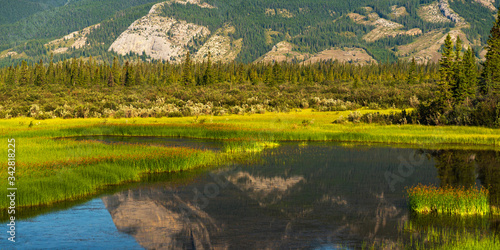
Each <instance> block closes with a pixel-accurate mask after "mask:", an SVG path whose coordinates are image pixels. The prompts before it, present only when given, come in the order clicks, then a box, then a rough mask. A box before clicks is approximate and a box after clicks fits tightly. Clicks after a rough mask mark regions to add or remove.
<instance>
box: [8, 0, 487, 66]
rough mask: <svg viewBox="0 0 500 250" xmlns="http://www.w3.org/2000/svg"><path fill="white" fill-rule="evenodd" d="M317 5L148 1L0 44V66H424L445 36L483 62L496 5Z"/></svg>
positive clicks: (474, 0)
mask: <svg viewBox="0 0 500 250" xmlns="http://www.w3.org/2000/svg"><path fill="white" fill-rule="evenodd" d="M81 1H85V0H81ZM108 1H110V2H112V1H114V0H108ZM103 2H106V1H103ZM143 2H145V3H146V2H151V1H150V0H143ZM320 2H321V3H319V2H313V1H298V0H292V1H282V0H276V1H271V0H255V1H248V2H246V3H234V2H231V1H228V0H168V1H164V2H158V3H155V4H149V3H146V4H143V5H138V6H137V7H133V8H129V9H125V10H123V11H121V12H118V13H117V14H116V15H114V16H113V17H111V18H108V19H105V20H104V21H102V22H98V23H93V24H92V23H91V25H90V26H88V25H87V26H86V27H82V28H81V29H80V30H76V31H75V30H73V31H71V32H68V33H67V35H64V36H60V37H53V39H50V40H47V39H45V40H37V39H35V40H27V41H26V42H24V43H23V42H21V44H20V45H18V44H17V43H14V44H13V46H12V44H2V43H1V42H0V65H1V64H7V65H8V63H10V64H11V63H16V62H19V61H20V60H26V59H28V60H39V59H44V60H46V59H47V58H48V57H49V55H50V54H53V55H54V57H55V59H56V60H58V59H63V58H68V57H80V56H85V57H86V56H89V55H92V56H94V57H95V58H97V59H98V60H104V61H106V60H108V61H109V60H111V59H112V58H113V57H119V59H120V60H130V59H132V58H137V57H140V58H142V59H144V60H164V61H170V62H173V63H180V62H182V60H183V58H184V57H185V55H186V53H187V52H188V51H190V52H191V54H192V55H193V59H194V60H195V61H203V60H205V59H206V58H207V55H208V54H209V52H210V54H211V56H212V60H213V61H220V62H231V61H241V62H274V61H289V62H292V61H294V62H317V61H320V60H338V61H340V62H350V63H359V64H365V63H372V62H377V61H378V62H380V61H386V60H396V59H398V58H402V59H411V58H413V57H414V58H415V59H416V60H417V61H418V62H421V63H424V62H429V61H432V62H437V60H438V59H439V58H440V52H439V51H440V48H441V46H442V44H443V41H444V37H445V36H446V35H447V33H450V34H451V35H452V36H454V37H457V36H460V38H461V39H462V40H463V41H465V42H464V46H471V47H473V48H474V49H475V51H476V56H477V57H478V58H481V54H484V52H483V47H484V45H485V41H486V39H487V34H486V31H487V30H488V27H489V26H491V21H492V20H494V15H495V11H496V7H495V6H496V5H497V3H496V1H494V0H471V1H462V2H460V1H449V0H437V1H432V0H425V1H416V0H411V1H399V0H397V1H392V2H391V4H390V5H389V4H388V2H386V1H380V2H377V3H374V2H372V1H368V0H360V1H356V3H353V4H352V5H349V6H346V5H345V3H344V2H342V1H325V2H324V3H323V1H320ZM394 3H396V4H394ZM72 4H73V3H68V6H69V7H68V6H66V5H65V6H63V7H64V8H70V7H71V6H72ZM75 4H76V3H75ZM96 4H97V3H96ZM54 8H55V9H57V8H62V7H57V6H56V7H54ZM471 12H482V13H477V16H476V15H472V14H474V13H472V14H471ZM43 13H45V12H43V11H42V12H39V13H37V15H42V14H43ZM27 18H31V16H30V17H27ZM9 25H10V24H9ZM1 28H2V25H0V35H1V33H2V31H1V30H2V29H1Z"/></svg>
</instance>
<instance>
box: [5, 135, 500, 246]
mask: <svg viewBox="0 0 500 250" xmlns="http://www.w3.org/2000/svg"><path fill="white" fill-rule="evenodd" d="M210 147H211V146H210ZM259 158H260V160H258V161H256V162H252V163H248V164H235V165H230V166H225V167H221V168H217V169H212V170H207V171H197V172H184V173H180V174H163V175H157V176H151V177H150V179H149V181H145V182H143V183H140V184H138V185H134V186H131V187H127V188H124V189H122V190H119V191H117V192H115V193H113V194H110V195H104V196H102V197H99V198H96V199H94V200H91V201H88V202H87V203H84V204H79V205H76V206H73V207H71V208H68V209H65V210H59V211H55V212H53V213H48V214H44V215H40V216H35V217H32V218H31V219H27V220H24V221H19V222H18V232H19V235H18V242H17V243H15V244H10V243H9V244H8V243H6V241H2V243H1V245H0V247H2V248H12V247H17V248H52V247H61V248H72V249H75V248H81V249H86V248H103V249H124V248H131V249H134V248H147V249H212V248H214V249H219V248H220V249H296V248H299V249H337V248H340V247H346V248H352V249H357V248H360V247H361V246H362V245H363V244H366V243H367V242H368V243H370V244H371V243H374V242H376V243H383V244H384V245H386V246H391V245H395V244H396V243H397V242H398V241H400V238H401V237H403V236H402V234H401V230H400V229H401V228H402V226H403V225H404V224H405V223H408V222H409V221H412V222H413V223H414V224H415V225H417V226H418V225H420V226H422V227H425V226H427V225H428V224H429V223H434V226H436V225H437V226H439V225H440V224H443V225H449V224H450V221H451V223H456V224H457V227H470V228H474V227H477V226H478V225H479V226H481V225H483V226H484V225H485V224H487V223H489V222H488V220H487V219H482V218H469V219H467V220H466V221H462V222H461V221H460V220H458V219H457V218H448V219H446V218H432V217H425V216H420V217H418V216H415V215H411V214H410V213H409V211H408V208H407V203H406V198H405V190H404V188H405V187H407V186H413V185H416V184H418V183H422V184H434V185H453V186H459V185H464V186H470V185H487V186H490V187H492V188H491V189H490V190H491V191H492V194H491V195H492V197H491V200H492V202H498V200H499V199H498V197H499V194H498V192H497V191H496V190H499V189H498V187H499V182H500V178H499V176H500V169H499V166H500V164H499V161H498V159H500V158H499V157H498V153H497V152H493V151H451V150H449V151H447V150H441V151H435V150H433V151H426V150H416V149H396V148H390V147H365V146H352V145H350V146H342V145H339V144H334V143H309V144H307V145H299V144H298V143H284V144H283V145H282V146H280V147H279V148H276V149H271V150H267V151H265V152H264V153H263V154H262V156H261V157H259Z"/></svg>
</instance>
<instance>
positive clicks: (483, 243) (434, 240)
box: [394, 221, 500, 250]
mask: <svg viewBox="0 0 500 250" xmlns="http://www.w3.org/2000/svg"><path fill="white" fill-rule="evenodd" d="M401 232H402V234H401V235H400V238H399V240H398V244H397V246H398V247H394V249H435V250H444V249H481V250H482V249H500V237H499V235H498V233H495V232H493V231H490V230H488V229H487V228H469V229H465V228H463V227H454V226H451V227H435V226H433V225H432V224H427V225H425V226H420V227H419V226H413V223H412V221H406V222H404V225H403V228H402V231H401Z"/></svg>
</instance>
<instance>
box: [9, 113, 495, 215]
mask: <svg viewBox="0 0 500 250" xmlns="http://www.w3.org/2000/svg"><path fill="white" fill-rule="evenodd" d="M396 111H397V110H383V111H373V110H360V111H359V112H361V113H367V112H381V113H390V112H396ZM349 113H350V111H345V112H314V111H312V110H299V111H298V112H296V111H293V112H290V113H266V114H252V115H228V116H200V117H197V118H194V117H183V118H133V119H127V118H123V119H104V118H103V119H98V118H91V119H67V120H65V119H49V120H34V119H31V118H15V119H8V120H0V139H1V140H0V141H4V146H3V147H0V155H4V156H5V159H7V138H14V139H15V140H16V163H17V168H16V178H17V185H18V187H19V197H18V198H19V200H18V205H22V206H31V205H38V204H48V203H52V202H56V201H61V200H67V199H78V198H79V197H81V196H83V195H87V194H93V193H96V192H97V191H98V190H99V189H100V188H102V187H104V186H105V185H111V184H119V183H123V182H126V181H134V180H138V179H139V177H140V175H141V174H143V173H147V172H163V171H179V170H182V169H190V168H194V167H199V166H205V165H213V164H218V163H220V162H223V161H227V160H230V159H232V158H234V157H237V155H238V154H241V153H244V152H252V151H259V150H262V149H264V148H266V147H274V146H276V144H274V143H276V142H277V141H280V140H302V141H309V140H315V141H325V140H329V141H344V142H361V143H391V144H392V145H397V144H400V145H403V146H404V147H407V146H418V147H434V146H435V145H437V144H440V145H455V146H457V145H458V146H459V147H478V146H482V147H489V148H493V149H495V147H496V146H498V145H499V138H500V130H498V129H487V128H477V127H475V128H472V127H429V126H417V125H404V126H398V125H391V126H382V125H374V124H352V123H348V124H332V122H333V121H335V120H337V118H338V117H339V116H341V115H342V116H344V117H347V116H348V115H349ZM304 121H305V122H304ZM86 135H125V136H183V137H191V138H210V139H223V140H225V141H226V143H225V144H226V146H225V150H224V151H223V152H217V153H216V152H209V151H200V150H193V149H179V148H175V149H171V148H164V147H158V146H149V145H127V144H105V143H100V142H95V141H73V140H70V139H57V140H56V139H55V138H60V137H68V136H86ZM442 147H444V146H442ZM446 147H448V146H446ZM7 176H8V173H7V169H6V168H5V169H4V171H3V172H2V174H1V177H2V178H4V180H5V178H6V177H7ZM6 187H7V182H6V181H4V182H2V183H1V184H0V189H1V190H2V191H0V192H2V193H0V195H4V194H5V192H6V191H5V190H6ZM1 207H3V208H4V207H6V202H5V199H4V201H3V203H1Z"/></svg>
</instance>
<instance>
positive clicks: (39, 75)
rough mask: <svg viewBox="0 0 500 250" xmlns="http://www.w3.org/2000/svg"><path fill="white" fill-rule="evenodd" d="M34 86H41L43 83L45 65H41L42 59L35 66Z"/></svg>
mask: <svg viewBox="0 0 500 250" xmlns="http://www.w3.org/2000/svg"><path fill="white" fill-rule="evenodd" d="M34 83H35V86H42V85H44V84H45V67H44V66H43V61H42V59H40V62H39V63H38V64H37V65H36V67H35V82H34Z"/></svg>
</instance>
